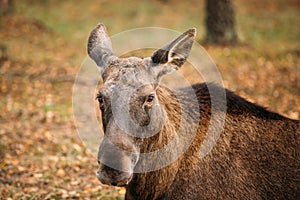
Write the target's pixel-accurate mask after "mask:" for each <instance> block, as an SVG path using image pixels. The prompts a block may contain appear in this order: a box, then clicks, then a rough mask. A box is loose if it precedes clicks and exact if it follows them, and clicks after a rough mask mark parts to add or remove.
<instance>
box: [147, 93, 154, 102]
mask: <svg viewBox="0 0 300 200" xmlns="http://www.w3.org/2000/svg"><path fill="white" fill-rule="evenodd" d="M153 100H154V94H150V95H149V96H148V97H147V102H148V103H151V102H152V101H153Z"/></svg>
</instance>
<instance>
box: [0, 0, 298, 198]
mask: <svg viewBox="0 0 300 200" xmlns="http://www.w3.org/2000/svg"><path fill="white" fill-rule="evenodd" d="M234 4H235V12H236V19H237V30H238V36H239V39H240V41H241V43H240V45H236V46H227V47H225V46H205V48H206V49H207V51H208V53H209V54H210V55H211V56H212V58H213V59H214V61H215V62H216V64H217V66H218V67H219V70H220V72H221V74H222V76H223V79H224V85H225V86H226V87H228V88H229V89H231V90H233V91H235V92H237V93H238V94H240V95H242V96H243V97H246V98H248V99H250V100H251V101H253V102H256V103H259V104H262V105H264V106H266V107H268V108H269V109H270V110H273V111H276V112H279V113H282V114H284V115H285V116H288V117H291V118H294V119H297V118H298V119H299V117H300V99H299V94H300V65H299V63H300V45H299V41H300V30H299V29H300V26H299V25H300V12H299V8H300V3H299V1H298V0H265V1H260V0H252V1H247V0H235V1H234ZM14 6H15V8H14V12H13V13H9V14H7V15H5V16H1V18H0V30H1V31H0V196H1V198H3V199H68V198H74V199H118V198H119V199H120V198H122V197H123V195H124V189H122V188H112V187H107V186H104V185H101V184H100V183H99V182H98V180H97V179H96V177H95V171H96V169H97V162H96V158H95V157H94V156H93V154H92V153H91V152H89V151H88V150H87V149H86V147H85V146H84V144H83V143H82V142H81V141H80V140H79V138H78V136H77V134H76V130H75V126H74V123H73V121H72V103H71V102H72V86H73V82H74V79H75V76H76V73H77V72H78V70H79V68H80V64H81V62H82V60H83V59H84V58H85V57H86V49H85V47H86V41H87V37H88V34H89V32H90V30H91V29H92V28H93V27H94V25H95V24H97V23H98V22H103V23H104V24H106V26H107V28H108V30H109V32H110V33H111V34H112V35H113V34H116V33H119V32H121V31H124V30H127V29H131V28H137V27H144V26H157V27H165V28H170V29H175V30H178V31H181V32H183V31H184V30H186V29H188V28H190V27H196V28H197V29H198V35H197V40H198V41H200V42H201V40H202V39H203V37H204V33H205V32H204V31H205V30H204V14H205V13H204V0H202V1H198V0H190V1H175V0H160V1H159V0H155V1H146V0H141V1H138V0H128V1H117V0H110V1H109V0H94V1H79V0H72V1H71V0H66V1H59V0H51V1H50V0H27V1H25V0H23V1H15V2H14ZM166 42H167V41H166ZM114 45H117V44H114ZM181 70H182V71H183V73H184V74H185V75H186V76H188V77H190V78H191V79H193V77H192V74H191V73H190V72H189V71H188V70H186V71H185V69H184V68H183V69H181ZM193 81H194V82H197V81H198V80H193Z"/></svg>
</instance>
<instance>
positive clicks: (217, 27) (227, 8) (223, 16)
mask: <svg viewBox="0 0 300 200" xmlns="http://www.w3.org/2000/svg"><path fill="white" fill-rule="evenodd" d="M205 40H206V42H207V43H213V44H223V45H225V44H234V43H236V42H237V34H236V31H235V17H234V12H233V6H232V2H231V0H206V39H205Z"/></svg>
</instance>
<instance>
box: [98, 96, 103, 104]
mask: <svg viewBox="0 0 300 200" xmlns="http://www.w3.org/2000/svg"><path fill="white" fill-rule="evenodd" d="M96 99H97V100H98V102H99V103H100V104H103V103H104V100H103V97H102V95H101V94H97V97H96Z"/></svg>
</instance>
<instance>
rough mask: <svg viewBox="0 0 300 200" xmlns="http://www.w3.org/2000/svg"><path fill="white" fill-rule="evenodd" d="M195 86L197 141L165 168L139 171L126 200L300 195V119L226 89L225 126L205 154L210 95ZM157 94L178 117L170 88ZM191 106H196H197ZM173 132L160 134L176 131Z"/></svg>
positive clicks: (252, 197) (172, 114) (202, 87)
mask: <svg viewBox="0 0 300 200" xmlns="http://www.w3.org/2000/svg"><path fill="white" fill-rule="evenodd" d="M215 87H217V86H215ZM194 88H195V91H196V92H197V96H198V100H199V107H200V110H201V116H202V117H201V121H200V125H199V129H198V133H197V135H196V137H195V140H194V142H193V143H192V145H191V146H190V147H189V149H188V150H187V151H186V153H185V154H184V155H182V157H181V158H180V159H179V160H177V161H175V162H174V163H172V164H171V165H169V166H167V167H166V168H163V169H161V170H158V171H155V172H149V173H144V174H135V175H134V178H133V180H132V181H131V182H130V184H129V185H128V186H127V187H126V190H127V193H126V199H221V198H222V199H297V197H299V195H300V183H299V181H300V173H299V169H300V162H299V156H300V155H299V152H300V141H299V139H300V138H299V135H300V122H299V121H296V120H290V119H287V118H285V117H283V116H280V115H278V114H275V113H272V112H269V111H267V110H265V109H264V108H262V107H260V106H257V105H255V104H252V103H250V102H248V101H246V100H244V99H242V98H241V97H238V96H237V95H235V94H233V93H232V92H230V91H227V106H228V112H227V116H226V122H225V127H224V130H223V132H222V134H221V136H220V139H219V140H218V143H217V145H216V146H215V147H214V148H213V150H212V151H211V152H210V153H209V155H207V156H206V157H204V158H203V159H201V158H199V149H200V146H201V143H202V141H203V138H204V136H205V134H206V130H207V126H208V122H209V116H210V110H209V107H210V106H209V105H210V98H209V93H208V90H207V87H206V86H205V84H198V85H195V86H194ZM180 93H182V92H180ZM159 94H160V95H162V96H161V97H159V98H160V100H162V102H161V103H162V104H165V105H168V106H165V109H166V111H167V112H168V115H169V116H172V118H173V119H176V120H175V121H177V120H178V119H179V115H180V113H179V112H178V111H177V108H178V107H177V105H176V102H174V99H173V100H172V97H170V96H167V95H164V94H168V92H160V93H159ZM186 99H187V98H186ZM164 100H165V102H164ZM185 103H186V104H188V103H189V102H188V101H185ZM187 106H188V107H190V109H193V107H194V106H198V105H187ZM186 112H189V110H186ZM175 121H174V122H172V123H174V124H176V122H175ZM166 126H168V125H166ZM165 131H166V132H165ZM171 131H172V129H170V130H164V131H162V132H161V133H159V135H172V132H171ZM155 144H156V145H158V146H160V145H161V144H159V143H156V142H155ZM161 159H163V158H161Z"/></svg>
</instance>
